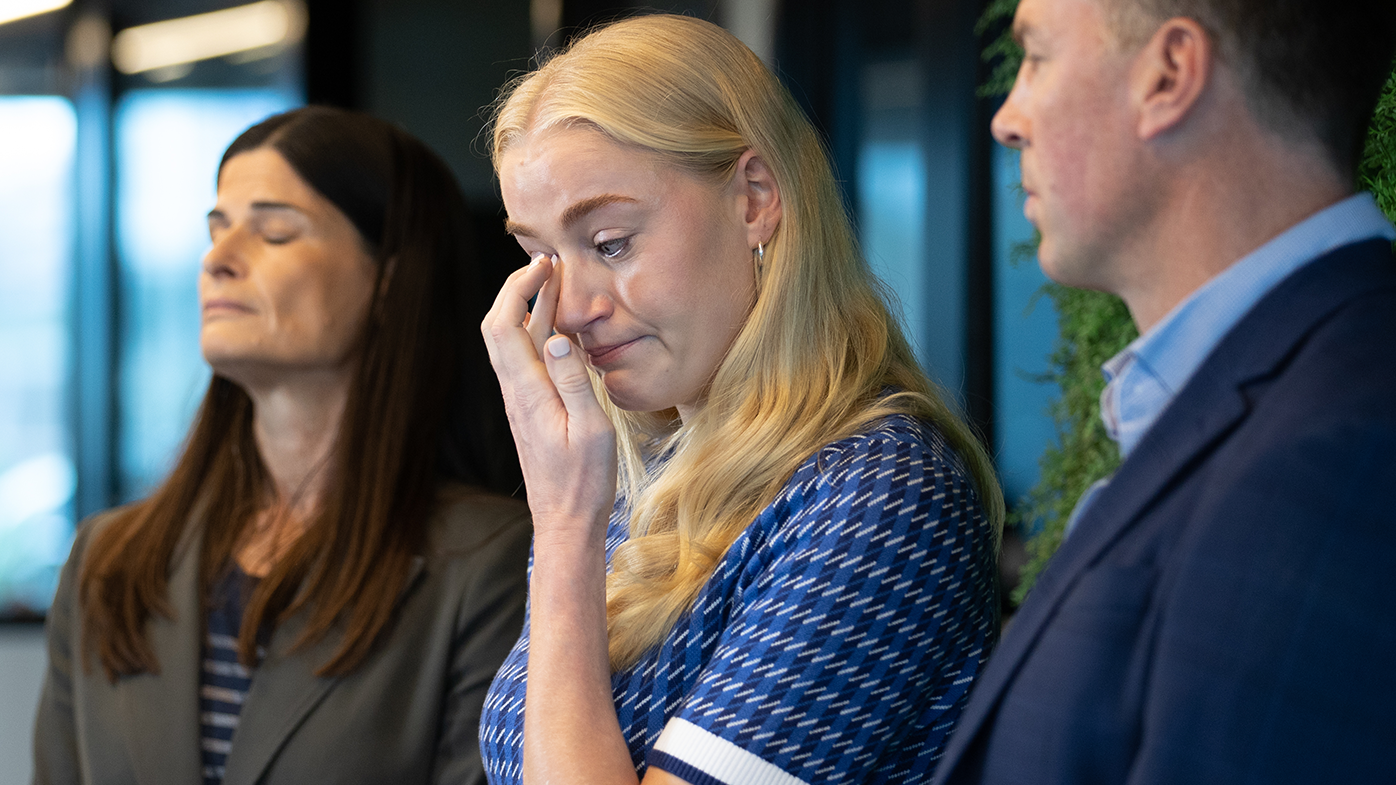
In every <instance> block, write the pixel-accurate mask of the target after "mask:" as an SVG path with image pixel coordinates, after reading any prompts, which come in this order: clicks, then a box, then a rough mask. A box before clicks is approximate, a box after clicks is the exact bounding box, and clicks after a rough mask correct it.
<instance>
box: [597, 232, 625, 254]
mask: <svg viewBox="0 0 1396 785" xmlns="http://www.w3.org/2000/svg"><path fill="white" fill-rule="evenodd" d="M629 245H630V238H629V237H618V238H616V239H614V240H606V241H604V242H599V243H597V244H596V252H597V253H599V254H601V256H602V257H604V258H606V259H615V258H617V257H619V256H620V255H621V254H623V253H625V249H626V248H627V247H628V246H629Z"/></svg>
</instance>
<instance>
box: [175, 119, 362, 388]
mask: <svg viewBox="0 0 1396 785" xmlns="http://www.w3.org/2000/svg"><path fill="white" fill-rule="evenodd" d="M208 230H209V237H210V238H211V240H212V241H213V245H212V247H211V248H209V251H208V254H207V255H205V256H204V263H203V270H202V274H201V275H200V276H199V304H200V306H201V310H202V313H203V326H202V330H201V332H200V344H201V346H202V349H203V353H204V359H206V360H207V361H208V363H209V365H211V366H213V369H214V371H215V372H217V373H219V374H221V375H223V376H226V377H228V378H230V379H232V380H233V381H235V382H238V383H240V384H244V385H247V384H264V383H275V382H276V381H277V380H278V379H280V378H283V377H284V376H285V375H286V374H290V373H304V372H306V371H311V372H331V373H340V372H343V371H344V370H345V369H346V368H347V367H348V363H349V361H350V359H351V355H352V352H353V349H354V347H355V346H356V341H357V338H358V336H359V334H360V333H361V332H362V331H363V326H364V322H365V320H366V319H367V317H368V310H369V300H370V299H371V298H372V295H373V284H374V278H375V274H376V265H375V263H374V261H373V258H372V257H371V256H370V255H369V253H368V251H367V249H365V247H364V244H363V240H362V239H360V236H359V233H358V231H357V230H356V229H355V228H354V225H353V224H352V223H351V222H350V221H349V219H348V218H347V217H346V216H345V215H344V213H342V212H340V211H339V209H338V208H336V207H335V206H334V205H333V204H332V203H330V201H329V200H328V199H326V198H325V197H323V196H321V195H320V194H319V193H318V192H316V191H315V189H313V188H311V187H310V186H309V185H307V184H306V183H305V181H304V180H302V179H301V178H300V176H299V175H297V174H296V171H295V170H294V169H292V168H291V165H290V164H288V163H286V160H285V159H284V158H282V157H281V154H280V153H278V152H276V151H275V150H273V149H271V148H265V147H264V148H259V149H256V150H250V151H248V152H245V153H241V154H239V155H237V156H235V157H233V158H232V159H231V160H229V161H228V163H227V164H226V165H225V166H224V167H223V171H222V172H221V173H220V175H219V178H218V201H217V203H216V204H215V205H214V208H213V210H212V211H210V212H209V214H208Z"/></svg>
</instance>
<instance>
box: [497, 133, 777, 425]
mask: <svg viewBox="0 0 1396 785" xmlns="http://www.w3.org/2000/svg"><path fill="white" fill-rule="evenodd" d="M500 186H501V190H502V192H503V196H504V206H505V209H506V210H507V212H508V215H509V220H508V228H509V231H510V232H511V233H512V234H513V235H514V237H515V238H517V239H518V241H519V244H520V245H522V246H523V249H524V250H525V251H527V252H528V253H529V254H530V255H531V254H535V253H543V254H548V255H553V254H556V255H557V257H558V259H559V261H560V262H561V264H560V265H559V266H558V269H559V273H557V274H560V275H561V276H562V288H561V296H560V300H559V302H558V310H557V321H556V329H557V331H558V332H560V333H564V334H567V335H570V336H572V337H573V338H574V340H576V341H577V343H579V344H580V345H581V347H582V348H583V349H585V350H586V354H587V358H588V360H589V362H590V363H591V365H592V367H594V368H596V370H598V371H600V372H601V374H602V378H603V379H604V381H605V385H606V391H607V393H608V394H609V395H610V397H611V400H612V401H614V402H615V403H616V405H618V406H620V407H621V408H623V409H627V410H631V411H660V410H665V409H669V408H677V409H678V410H679V414H680V415H681V416H683V417H685V418H687V417H688V416H689V415H690V414H691V413H692V412H693V411H694V410H695V409H696V408H697V407H698V406H700V405H701V404H702V400H703V397H704V394H705V391H706V389H707V386H708V383H709V381H710V380H711V379H712V376H713V373H714V372H715V371H716V370H717V367H718V365H719V364H720V363H721V361H722V358H723V357H724V356H725V355H726V353H727V350H728V347H730V346H731V344H732V341H733V339H734V338H735V337H736V335H737V333H738V331H740V330H741V327H742V325H743V324H744V323H745V321H746V318H747V315H748V313H749V312H750V310H751V305H752V302H753V300H754V297H755V269H754V266H753V259H752V250H751V246H750V245H748V242H749V240H748V230H747V227H746V225H745V224H744V222H743V216H744V215H745V213H746V210H747V204H746V199H745V197H744V196H743V195H742V192H741V187H740V183H739V182H737V181H736V180H735V179H734V182H732V183H728V184H721V183H719V184H713V183H710V182H706V181H702V180H699V179H697V178H695V177H693V176H692V175H690V174H688V173H686V172H683V171H680V170H678V169H675V168H674V167H672V166H669V165H666V164H665V163H663V162H662V161H660V160H659V159H658V158H657V157H656V156H654V155H653V154H651V153H648V152H645V151H642V150H637V149H634V148H629V147H624V146H622V145H619V144H617V143H615V142H613V141H611V140H610V139H609V138H607V137H606V136H604V135H603V134H601V133H600V132H599V131H596V130H594V129H591V128H586V127H572V128H562V129H555V130H550V131H544V132H541V133H533V134H529V135H527V136H525V137H523V138H522V139H520V140H518V141H516V142H515V143H514V144H513V145H512V146H511V147H509V148H508V149H507V150H506V151H505V153H504V155H503V156H502V158H501V159H500Z"/></svg>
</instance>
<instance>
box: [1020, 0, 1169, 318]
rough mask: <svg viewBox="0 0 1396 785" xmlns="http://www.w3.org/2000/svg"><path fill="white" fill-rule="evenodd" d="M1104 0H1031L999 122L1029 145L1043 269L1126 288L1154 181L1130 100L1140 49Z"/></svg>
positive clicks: (1030, 193) (1027, 170) (1026, 159)
mask: <svg viewBox="0 0 1396 785" xmlns="http://www.w3.org/2000/svg"><path fill="white" fill-rule="evenodd" d="M1100 1H1101V0H1022V2H1021V3H1020V4H1019V5H1018V13H1017V16H1016V17H1015V18H1014V21H1013V28H1014V33H1015V36H1016V37H1017V38H1018V40H1019V42H1020V43H1021V44H1022V45H1023V49H1024V52H1025V57H1024V58H1023V64H1022V67H1021V68H1020V69H1019V70H1018V78H1017V81H1015V82H1014V84H1013V91H1012V92H1011V93H1009V96H1008V99H1007V100H1006V101H1005V102H1004V104H1003V107H1002V108H1001V109H1000V110H999V111H998V113H997V114H996V115H995V116H994V120H993V125H992V129H993V134H994V138H995V139H997V140H998V141H999V142H1000V143H1001V144H1004V145H1006V146H1008V147H1013V148H1016V149H1018V150H1020V151H1021V152H1022V158H1021V163H1022V175H1023V188H1024V190H1025V191H1026V192H1027V201H1026V203H1025V204H1024V206H1023V211H1024V213H1025V214H1026V215H1027V218H1028V220H1029V221H1031V222H1032V223H1033V225H1034V226H1036V227H1037V228H1038V230H1039V231H1040V232H1041V233H1042V245H1041V247H1040V248H1039V251H1038V259H1039V260H1040V262H1041V264H1042V269H1043V271H1044V272H1045V273H1047V275H1048V276H1049V277H1051V278H1052V279H1054V280H1056V281H1058V282H1060V283H1064V284H1067V285H1070V286H1078V287H1083V288H1091V289H1104V290H1107V291H1116V292H1118V290H1119V286H1120V284H1121V282H1122V277H1123V276H1124V275H1125V271H1124V270H1123V269H1121V266H1122V265H1123V264H1126V263H1127V261H1128V259H1127V258H1122V257H1127V256H1128V254H1125V253H1122V251H1124V249H1125V246H1126V243H1127V241H1128V239H1129V234H1130V233H1131V232H1132V231H1134V230H1135V229H1137V228H1139V224H1140V223H1141V221H1140V220H1139V219H1141V218H1142V215H1141V213H1140V209H1141V207H1142V206H1143V204H1144V202H1145V201H1146V200H1147V194H1148V191H1149V188H1150V184H1149V183H1148V182H1142V181H1141V180H1142V179H1144V178H1142V177H1141V175H1143V174H1144V172H1145V171H1146V169H1145V168H1143V167H1141V166H1140V159H1139V154H1140V149H1141V148H1140V147H1139V144H1138V138H1137V135H1136V134H1135V122H1134V115H1133V112H1132V111H1131V107H1130V102H1129V77H1130V66H1131V61H1132V57H1131V56H1130V55H1129V54H1128V53H1124V52H1121V51H1119V50H1118V47H1117V45H1116V44H1115V43H1114V40H1113V38H1112V36H1111V33H1110V31H1109V29H1108V28H1107V26H1106V20H1105V16H1104V13H1103V11H1102V9H1101V8H1100V7H1099V5H1098V3H1099V2H1100Z"/></svg>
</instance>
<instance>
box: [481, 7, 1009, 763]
mask: <svg viewBox="0 0 1396 785" xmlns="http://www.w3.org/2000/svg"><path fill="white" fill-rule="evenodd" d="M493 144H494V147H493V154H494V164H495V168H496V170H497V172H498V175H499V179H500V185H501V189H502V193H503V197H504V202H505V207H506V209H507V212H508V228H509V231H510V232H512V233H513V235H514V236H515V237H516V238H517V239H518V241H519V243H520V244H521V245H522V246H523V248H524V250H525V251H527V252H528V253H529V254H530V256H531V257H532V259H533V262H532V264H530V265H529V266H528V267H526V268H524V269H522V270H519V271H517V272H516V273H514V275H513V276H512V277H511V278H510V279H509V280H508V282H507V283H506V284H505V286H504V288H503V289H502V290H501V291H500V293H499V296H498V298H497V299H496V301H495V305H494V308H493V309H492V310H491V312H490V313H489V315H488V316H487V318H486V320H485V322H484V325H483V331H484V334H485V339H486V343H487V345H488V348H489V351H490V357H491V361H492V362H493V364H494V367H495V371H496V373H497V374H498V376H499V379H500V384H501V387H502V388H503V392H504V398H505V403H506V406H507V408H508V409H509V412H510V419H511V423H512V426H513V430H514V437H515V440H516V442H517V444H518V446H519V449H520V457H521V460H522V464H523V470H524V476H525V481H526V483H527V486H528V498H529V505H530V507H531V508H532V513H533V520H534V527H535V528H534V543H533V566H532V573H531V578H530V590H529V591H530V610H529V619H528V621H527V622H526V625H525V629H524V632H523V635H522V637H521V639H520V640H519V642H518V644H517V645H516V646H515V647H514V650H513V652H512V653H511V654H510V656H509V658H508V659H507V660H506V662H505V664H504V667H503V668H502V669H501V670H500V672H499V674H498V676H497V677H496V678H495V681H494V684H493V685H492V686H491V689H490V693H489V695H488V697H487V698H486V707H485V712H484V715H483V717H482V721H481V729H480V734H481V736H480V739H481V746H482V754H483V757H484V760H485V764H486V771H487V774H488V776H489V778H490V781H491V782H494V783H517V782H521V781H523V782H528V783H543V782H565V783H593V782H607V783H609V782H616V783H627V782H628V783H635V782H637V781H639V780H643V782H644V783H647V785H652V784H653V783H672V782H690V783H695V784H702V783H746V782H763V783H798V782H821V783H823V782H863V781H893V782H914V781H922V780H928V779H929V777H930V774H931V771H932V769H933V767H934V765H935V761H936V759H937V758H938V757H939V755H940V752H941V749H942V747H943V744H944V741H945V739H946V737H947V734H948V733H949V732H950V730H951V728H952V727H953V726H954V724H955V720H956V717H957V716H958V715H959V712H960V710H961V708H962V707H963V706H964V703H965V698H966V695H967V693H968V690H969V688H970V685H971V683H972V682H973V680H974V677H975V675H976V674H977V673H978V672H979V670H980V668H981V666H982V664H983V662H984V660H985V657H986V656H987V655H988V652H989V649H990V648H991V645H992V644H993V642H994V639H995V635H996V628H997V621H998V620H997V616H996V608H997V596H996V587H995V578H994V576H995V552H996V546H997V529H998V524H999V521H1000V519H1001V517H1002V500H1001V498H1000V495H999V491H998V488H997V486H996V484H995V481H994V477H993V474H992V471H991V469H990V466H989V462H988V460H987V458H986V456H985V454H984V451H983V450H982V448H981V447H980V446H979V445H978V444H977V443H976V442H975V440H974V438H973V437H972V436H971V435H970V433H969V432H968V430H967V429H966V428H965V426H964V425H963V424H962V423H961V422H959V421H958V420H957V419H956V418H955V417H954V416H953V415H952V414H951V413H950V412H949V410H948V409H947V408H946V406H945V405H944V404H943V403H942V401H941V400H940V398H938V397H937V394H936V393H935V392H934V390H933V389H932V387H931V385H930V384H929V383H928V382H927V381H926V379H925V378H924V377H923V376H922V374H921V373H920V372H919V371H918V370H917V368H916V365H915V362H914V360H913V359H912V354H911V352H910V350H909V349H908V346H907V343H906V341H905V339H904V338H903V337H902V335H901V333H900V331H899V330H898V328H897V326H896V322H895V321H894V320H893V319H892V317H891V316H890V315H889V313H888V310H887V306H886V305H885V303H884V301H883V298H882V297H881V296H880V294H879V288H878V286H877V284H876V281H875V279H874V278H873V276H872V274H871V273H870V272H869V270H868V267H867V265H866V264H865V263H864V261H863V260H862V259H861V258H860V257H859V255H858V251H857V249H856V247H855V243H854V240H853V235H852V232H851V229H850V226H849V222H848V219H847V217H846V215H845V213H844V211H843V209H842V206H841V202H840V199H839V196H838V193H837V191H836V189H835V185H834V179H833V177H832V174H831V171H830V167H829V165H828V162H827V158H826V156H825V154H824V152H823V149H822V147H821V145H820V144H819V142H818V139H817V137H816V135H815V133H814V131H813V129H812V128H811V126H810V124H809V122H808V120H806V118H805V117H804V116H803V115H802V114H801V112H800V111H799V109H798V108H797V107H796V106H795V104H794V103H793V102H792V100H791V99H790V97H789V95H788V94H787V93H786V92H785V90H784V89H783V88H782V87H781V86H780V85H779V83H778V82H777V81H776V79H775V78H774V77H773V76H772V75H771V73H770V71H768V70H767V69H766V68H765V67H764V66H763V65H762V63H761V62H760V61H759V60H758V59H757V58H756V57H755V56H754V55H753V54H752V53H751V52H750V50H748V49H747V48H746V47H744V46H743V45H742V44H741V43H740V42H738V41H737V40H736V39H735V38H733V37H732V36H731V35H729V34H728V33H726V32H724V31H723V30H721V29H720V28H718V27H716V26H714V25H711V24H708V23H706V22H703V21H700V20H696V19H692V18H687V17H676V16H648V17H642V18H637V19H632V20H629V21H625V22H621V23H618V24H615V25H612V26H610V27H606V28H603V29H600V30H598V31H595V32H593V33H591V34H590V35H588V36H586V37H585V38H583V39H582V40H580V41H579V42H577V43H576V44H575V45H573V46H572V47H571V48H570V49H569V50H568V51H566V52H564V53H562V54H560V55H558V56H557V57H555V58H553V59H552V60H551V61H549V62H548V63H547V64H546V65H544V66H543V67H541V68H540V69H538V70H537V71H536V72H533V73H531V74H528V75H526V76H524V77H522V78H521V79H519V80H518V81H516V82H515V83H513V84H512V85H511V86H510V87H509V88H508V89H507V90H506V93H505V96H504V97H503V98H502V100H501V102H500V104H499V106H498V109H497V114H496V117H495V122H494V129H493ZM535 296H536V298H537V299H536V302H535V303H534V306H533V310H532V313H529V301H530V300H531V299H533V298H534V297H535ZM555 333H556V334H555Z"/></svg>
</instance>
